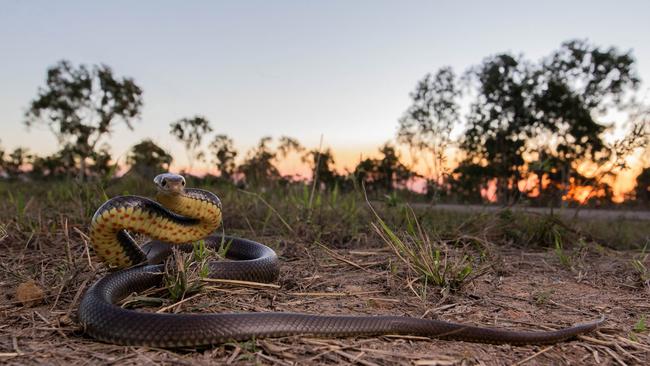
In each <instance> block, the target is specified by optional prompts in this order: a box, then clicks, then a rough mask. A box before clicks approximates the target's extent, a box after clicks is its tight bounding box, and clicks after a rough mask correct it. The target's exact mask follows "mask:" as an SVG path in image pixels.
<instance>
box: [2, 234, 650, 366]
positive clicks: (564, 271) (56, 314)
mask: <svg viewBox="0 0 650 366" xmlns="http://www.w3.org/2000/svg"><path fill="white" fill-rule="evenodd" d="M253 239H257V240H260V241H262V242H265V243H267V244H269V245H270V246H272V247H274V248H275V249H276V250H277V251H278V253H279V254H280V255H281V259H282V274H281V278H280V280H279V283H278V284H279V285H280V288H278V289H275V288H250V287H237V286H232V285H223V284H210V285H209V286H207V287H206V288H205V289H204V291H203V292H201V293H199V294H197V295H194V297H193V298H191V299H190V300H188V301H184V302H182V303H181V304H179V305H177V306H171V307H169V308H168V310H167V311H170V312H188V313H190V312H224V311H242V312H264V311H292V312H307V313H313V314H368V315H370V314H373V315H374V314H393V315H405V316H411V317H425V318H438V319H444V320H450V321H456V322H463V323H471V324H477V325H485V326H492V327H503V328H511V329H522V330H544V329H556V328H558V327H564V326H568V325H570V324H572V323H576V322H582V321H587V320H593V319H596V318H598V317H599V316H600V315H601V314H602V315H605V316H606V317H607V322H606V324H605V326H604V327H602V328H601V329H600V330H599V331H598V332H596V333H592V334H588V335H586V336H581V337H580V338H579V339H576V340H572V341H568V342H565V343H560V344H556V345H551V346H517V347H515V346H510V345H486V344H475V343H465V342H456V341H442V340H436V339H427V338H421V337H405V336H379V337H351V338H337V339H323V338H313V337H300V336H296V337H286V338H275V339H258V340H252V341H249V342H242V343H229V344H223V345H220V346H215V347H211V348H204V349H178V350H163V349H152V348H147V347H122V346H116V345H111V344H105V343H102V342H97V341H95V340H93V339H91V338H89V337H87V336H85V335H84V334H83V331H82V329H81V328H80V327H79V325H78V324H77V323H76V308H77V304H78V301H79V299H80V297H81V296H82V294H83V292H84V290H85V289H86V288H87V287H88V286H89V285H90V284H91V283H93V282H94V281H95V280H97V279H98V278H100V277H101V276H103V275H104V274H105V273H106V271H105V269H104V268H103V265H102V264H100V263H98V262H96V261H94V259H93V258H92V257H89V255H88V253H87V247H86V245H85V244H84V240H83V236H82V235H81V234H79V233H78V232H77V231H76V230H74V229H70V230H69V231H67V232H63V233H60V235H55V237H32V238H27V240H26V241H22V240H16V237H14V236H11V235H8V236H6V237H5V238H4V239H3V240H2V241H1V242H0V289H1V293H2V297H1V298H0V363H5V364H15V365H23V364H52V365H82V364H120V365H129V364H187V365H204V364H205V365H207V364H234V365H238V364H279V365H297V364H332V365H340V364H362V365H393V364H404V365H475V364H479V365H511V364H526V365H548V364H600V365H609V364H618V365H634V364H637V365H641V364H648V361H649V360H650V333H649V332H648V330H641V329H639V330H638V331H634V330H633V328H634V327H635V325H636V326H637V328H642V327H641V325H643V324H644V323H643V319H647V320H649V321H650V291H649V289H648V287H647V286H646V285H644V284H642V283H639V282H638V281H637V277H638V276H637V275H636V274H635V272H634V270H633V268H632V266H631V264H630V263H631V260H632V259H633V257H634V256H635V255H636V256H637V257H638V253H637V254H635V253H632V252H617V251H610V250H608V249H602V248H600V249H599V250H594V249H586V250H580V251H579V252H575V254H574V255H573V256H572V258H571V263H570V265H563V264H561V263H560V260H559V258H558V256H557V255H556V253H554V252H553V251H552V250H541V251H533V250H522V249H514V248H492V249H491V253H490V256H491V258H492V259H491V261H490V266H489V267H486V268H485V271H484V272H483V273H482V274H481V275H480V276H478V277H476V278H474V279H473V280H471V281H469V282H468V283H467V284H466V285H465V286H464V287H463V288H462V289H461V290H460V291H458V292H455V293H447V292H445V293H443V294H441V293H440V291H438V290H436V289H435V288H433V287H430V289H429V291H428V293H427V295H426V296H422V293H420V292H418V290H417V288H415V287H413V289H412V288H410V287H409V286H408V283H409V278H407V275H405V274H404V273H406V272H404V268H403V267H402V266H401V265H400V264H399V263H398V262H396V261H397V259H396V257H395V256H394V255H393V254H392V253H391V252H390V251H388V250H387V249H386V248H385V247H383V246H382V245H381V244H380V243H379V242H378V241H377V242H375V243H374V244H373V245H371V247H370V248H367V247H366V248H360V249H338V250H331V249H324V248H322V247H318V246H313V245H309V246H308V245H306V244H305V243H302V242H300V241H299V240H294V239H287V238H282V237H258V238H253ZM369 242H370V243H371V244H372V239H371V240H369ZM644 264H645V265H646V266H650V263H648V262H647V261H646V262H645V263H644ZM29 280H34V281H35V282H36V284H38V285H39V286H40V287H42V288H43V289H44V290H45V291H44V296H45V297H44V299H43V301H42V302H40V304H38V305H35V306H24V305H23V304H22V303H21V302H20V301H19V300H18V299H17V297H16V289H17V288H18V286H19V285H20V284H21V283H25V282H28V281H29ZM170 304H171V302H169V303H166V304H164V305H165V306H167V305H170Z"/></svg>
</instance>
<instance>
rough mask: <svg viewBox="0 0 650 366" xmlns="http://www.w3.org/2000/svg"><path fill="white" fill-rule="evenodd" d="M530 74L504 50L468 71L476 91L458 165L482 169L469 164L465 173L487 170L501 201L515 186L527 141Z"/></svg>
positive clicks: (530, 118) (532, 119) (530, 120)
mask: <svg viewBox="0 0 650 366" xmlns="http://www.w3.org/2000/svg"><path fill="white" fill-rule="evenodd" d="M529 75H530V70H529V68H528V67H527V65H526V64H525V62H523V61H522V60H520V59H517V58H515V57H513V56H511V55H508V54H501V55H497V56H494V57H490V58H487V59H486V60H485V61H483V63H482V64H481V65H479V66H478V67H477V68H475V69H473V70H471V72H470V76H471V77H474V78H476V80H477V81H478V93H477V97H476V100H475V101H474V102H472V104H471V106H470V114H469V116H468V129H467V131H466V132H465V135H464V137H463V140H462V142H461V146H462V147H463V148H464V149H465V151H466V153H467V155H468V158H467V161H466V162H464V163H463V165H464V166H468V167H471V166H473V165H476V164H478V165H480V166H483V167H485V168H487V169H470V170H467V171H466V172H465V174H468V173H479V172H487V171H489V172H492V173H493V174H494V178H496V184H497V198H498V199H499V201H500V202H502V203H507V202H509V201H510V199H511V198H512V197H513V194H512V193H513V192H514V191H516V190H517V183H518V182H519V180H520V179H521V174H520V171H521V168H522V167H523V166H524V164H525V161H524V157H523V154H524V152H525V150H526V141H527V139H528V138H530V137H531V135H532V129H531V126H532V125H533V124H534V122H535V120H536V119H535V113H534V110H533V109H532V102H531V98H532V93H531V92H532V88H533V84H532V83H531V82H530V78H529ZM472 180H480V179H474V178H472Z"/></svg>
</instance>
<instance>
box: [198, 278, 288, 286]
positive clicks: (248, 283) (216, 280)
mask: <svg viewBox="0 0 650 366" xmlns="http://www.w3.org/2000/svg"><path fill="white" fill-rule="evenodd" d="M201 281H204V282H213V283H225V284H228V285H238V286H245V287H263V288H275V289H278V288H280V285H276V284H274V283H264V282H252V281H242V280H226V279H221V278H202V279H201Z"/></svg>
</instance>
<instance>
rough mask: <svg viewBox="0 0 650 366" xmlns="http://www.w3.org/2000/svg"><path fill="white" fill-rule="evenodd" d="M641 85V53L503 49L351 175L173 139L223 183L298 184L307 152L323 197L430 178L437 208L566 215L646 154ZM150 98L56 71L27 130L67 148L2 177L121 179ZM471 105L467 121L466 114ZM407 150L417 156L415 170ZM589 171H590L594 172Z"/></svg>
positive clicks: (128, 83) (180, 123)
mask: <svg viewBox="0 0 650 366" xmlns="http://www.w3.org/2000/svg"><path fill="white" fill-rule="evenodd" d="M639 85H640V79H639V77H638V75H637V73H636V71H635V59H634V57H633V55H632V52H631V51H627V52H622V51H619V50H618V49H616V48H615V47H609V48H603V47H599V46H596V45H593V44H591V43H589V42H587V41H582V40H573V41H568V42H565V43H563V44H562V45H561V46H560V48H559V49H557V50H555V51H553V52H552V53H551V54H550V55H548V56H547V57H545V58H543V59H541V60H539V61H537V62H533V61H531V60H528V59H526V58H524V57H523V56H515V55H512V54H509V53H503V54H497V55H492V56H489V57H487V58H485V59H484V60H483V61H482V62H481V63H480V64H478V65H476V66H473V67H470V68H469V69H468V70H466V71H464V72H463V73H461V74H460V75H457V74H456V73H455V71H454V70H453V69H452V68H450V67H443V68H441V69H439V70H437V71H436V72H433V73H429V74H426V75H425V76H424V77H423V78H422V79H421V80H419V81H418V82H417V84H416V86H415V88H414V90H413V92H412V93H411V94H410V97H411V103H410V105H409V106H408V107H407V108H406V111H405V112H404V115H403V116H402V117H401V118H400V119H399V121H398V132H397V136H396V139H395V142H394V143H391V142H387V143H386V144H384V145H383V146H381V147H380V148H379V151H378V153H379V155H380V157H379V158H376V159H370V158H368V159H363V160H361V161H359V163H358V164H357V165H356V167H354V168H353V169H352V170H350V171H346V172H344V173H340V172H337V170H336V169H335V168H334V167H335V161H334V154H333V153H332V151H331V150H330V149H329V148H323V149H307V148H306V147H304V146H302V145H301V143H300V142H299V141H297V140H296V139H294V138H291V137H287V136H283V137H280V138H279V139H277V140H273V139H272V138H271V137H263V138H261V139H260V141H259V143H258V144H257V145H256V146H254V147H253V148H251V149H250V150H249V151H248V152H246V154H245V155H244V156H243V157H242V159H239V160H241V162H240V163H238V162H237V161H238V159H237V158H238V157H239V154H238V151H237V150H236V149H235V147H234V142H233V140H232V139H231V138H230V137H229V136H227V135H225V134H215V135H214V136H211V135H212V132H214V130H213V127H212V125H211V123H210V121H209V120H208V119H207V118H206V117H204V116H200V115H197V116H192V117H187V118H182V119H180V120H177V121H173V122H171V123H170V125H169V132H170V134H171V135H172V136H174V137H175V138H176V139H177V140H178V141H179V142H180V143H182V144H183V146H184V148H185V151H186V154H187V160H188V163H189V168H190V170H191V168H192V167H193V166H194V164H195V163H196V162H203V163H206V162H207V163H209V164H210V165H211V166H213V167H214V168H215V170H216V171H217V173H216V176H217V177H218V178H219V179H221V180H223V181H228V182H240V183H245V184H247V185H251V186H260V185H268V184H275V183H277V182H290V181H291V177H283V176H281V174H280V172H279V171H278V169H277V163H278V161H280V160H281V159H284V158H286V157H287V156H288V155H289V154H297V155H298V156H300V158H301V160H302V161H303V162H304V163H306V164H308V165H309V166H310V168H311V171H312V173H313V174H312V179H314V180H316V181H317V182H318V184H319V186H321V187H322V188H323V189H332V188H334V187H338V188H339V189H353V188H354V187H359V186H360V185H361V184H364V185H365V187H366V188H367V189H369V190H375V191H378V192H390V191H393V190H395V189H404V188H405V187H406V186H407V185H408V184H409V182H413V181H414V180H418V179H419V180H426V188H425V193H426V194H427V195H429V196H430V197H431V198H432V199H436V200H440V199H442V200H453V201H457V202H471V203H475V202H482V201H485V200H497V201H498V202H500V203H502V204H508V203H512V202H515V201H518V200H521V199H527V200H530V201H532V202H533V203H537V204H541V205H557V204H560V203H561V202H562V200H563V199H567V198H568V197H570V195H571V193H572V192H575V188H576V187H589V188H590V191H589V192H590V193H589V195H590V196H588V197H587V198H588V199H589V198H591V199H594V200H604V201H608V200H610V199H611V196H612V190H611V185H610V183H611V181H612V180H613V179H614V178H615V175H616V174H617V173H618V172H620V171H621V170H623V169H626V168H628V167H627V162H628V159H627V158H628V157H629V156H631V155H632V154H635V153H638V151H639V150H642V149H645V150H646V151H647V150H648V142H649V133H650V131H649V130H648V125H649V123H648V120H649V118H648V116H649V113H648V109H647V108H646V107H645V106H644V105H643V103H642V101H638V100H637V99H636V95H637V91H638V89H639ZM142 94H143V91H142V89H141V88H140V87H139V86H138V85H137V84H136V82H135V81H134V80H133V79H132V78H128V77H118V76H116V75H115V74H114V72H113V70H112V69H111V68H110V67H108V66H106V65H94V66H87V65H79V66H75V65H73V64H71V63H70V62H69V61H60V62H59V63H57V64H56V65H54V66H52V67H50V68H49V69H48V70H47V74H46V80H45V85H44V86H42V87H40V88H39V89H38V92H37V96H36V98H34V99H33V100H32V101H31V102H30V103H29V106H28V109H27V112H26V113H25V119H24V121H23V123H24V124H25V125H26V126H28V127H31V126H34V125H36V124H41V125H46V126H48V127H49V128H50V130H51V131H52V132H53V133H54V135H55V136H56V138H57V141H58V142H59V145H60V150H59V151H58V152H56V153H55V154H52V155H50V156H45V157H40V156H35V155H32V154H30V153H29V151H28V149H26V148H22V147H20V148H17V149H15V150H14V151H13V152H11V153H6V152H4V151H3V150H2V149H0V173H2V174H3V175H5V176H7V177H18V176H20V175H24V174H28V175H29V176H30V177H32V178H34V179H53V178H58V177H76V178H77V179H93V178H94V177H106V176H113V175H115V173H116V171H117V166H116V163H115V161H114V160H113V159H112V157H111V154H110V147H109V146H108V144H107V140H108V137H109V136H110V133H111V132H112V131H113V129H114V128H116V127H117V126H118V125H120V124H122V125H124V126H126V128H128V129H131V130H132V129H133V128H134V124H135V122H136V121H138V119H139V117H140V113H141V110H142V106H143V96H142ZM462 103H464V104H462ZM463 105H464V106H466V107H467V108H466V109H467V111H466V112H464V113H461V110H463V108H462V106H463ZM621 115H623V116H625V118H626V119H625V121H624V122H625V124H624V125H623V126H622V127H621V126H619V128H623V129H626V130H627V135H626V136H625V137H624V138H623V139H619V140H617V141H616V142H614V143H608V142H607V141H606V139H605V135H606V133H609V132H611V131H612V129H613V125H614V122H616V121H615V120H614V117H612V116H621ZM459 131H460V133H459ZM456 136H459V137H456ZM204 142H208V152H207V154H206V151H204V149H203V145H204ZM399 147H405V148H407V149H408V151H409V152H410V154H409V155H410V157H411V160H410V161H409V163H408V164H407V163H406V162H404V160H405V159H402V158H401V157H400V154H399V151H400V149H399ZM450 151H453V152H454V153H453V154H450ZM452 158H454V159H455V160H456V161H453V162H452V161H450V160H451V159H452ZM172 161H173V158H172V156H171V155H169V153H168V152H166V151H165V150H164V149H162V148H161V147H159V146H158V145H156V143H155V142H154V141H152V140H151V139H145V140H143V141H141V142H139V143H137V144H136V145H134V146H133V147H132V148H131V149H130V151H129V154H128V156H127V160H126V163H127V165H128V167H129V168H130V172H132V173H133V174H138V175H143V176H152V175H154V174H156V173H157V172H160V171H164V170H167V169H168V168H169V166H170V164H171V163H172ZM416 164H419V166H426V167H427V170H428V171H427V174H425V176H421V175H418V174H417V173H415V172H414V170H415V169H414V166H415V165H416ZM585 166H588V167H592V169H590V170H591V172H590V173H589V174H586V173H585V171H586V169H584V167H585ZM26 170H28V172H26ZM649 181H650V168H649V167H647V166H646V168H645V169H644V170H643V171H642V173H641V174H640V175H639V176H638V177H637V185H636V189H635V191H634V192H633V194H632V195H630V197H629V198H636V199H637V200H638V201H639V202H645V203H648V202H650V197H649V196H650V191H648V189H649V188H648V187H649V183H650V182H649ZM490 191H491V192H492V195H493V197H489V196H488V193H487V192H490Z"/></svg>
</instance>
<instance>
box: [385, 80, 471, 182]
mask: <svg viewBox="0 0 650 366" xmlns="http://www.w3.org/2000/svg"><path fill="white" fill-rule="evenodd" d="M410 96H411V99H412V104H411V106H410V107H409V108H408V110H407V111H406V113H405V114H404V116H403V117H402V118H401V119H400V120H399V127H398V132H397V136H398V141H399V142H401V143H404V144H406V145H408V146H409V147H410V148H411V151H419V152H427V153H430V155H431V160H432V163H433V167H432V173H433V176H434V179H435V180H440V179H441V178H442V171H443V169H444V164H445V162H446V159H445V150H446V149H447V147H448V146H449V145H450V142H451V139H450V134H451V130H452V129H453V128H454V126H456V125H457V124H458V123H459V113H458V109H459V107H458V104H457V103H456V100H457V99H458V97H459V96H460V90H459V89H458V88H457V86H456V76H455V75H454V72H453V70H452V69H451V68H450V67H443V68H441V69H439V70H438V72H437V73H436V74H435V75H431V74H426V75H425V76H424V78H423V79H422V80H420V81H418V83H417V86H416V87H415V90H414V91H413V92H412V93H411V94H410ZM426 161H428V159H426V158H425V162H426ZM427 165H428V164H427Z"/></svg>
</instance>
